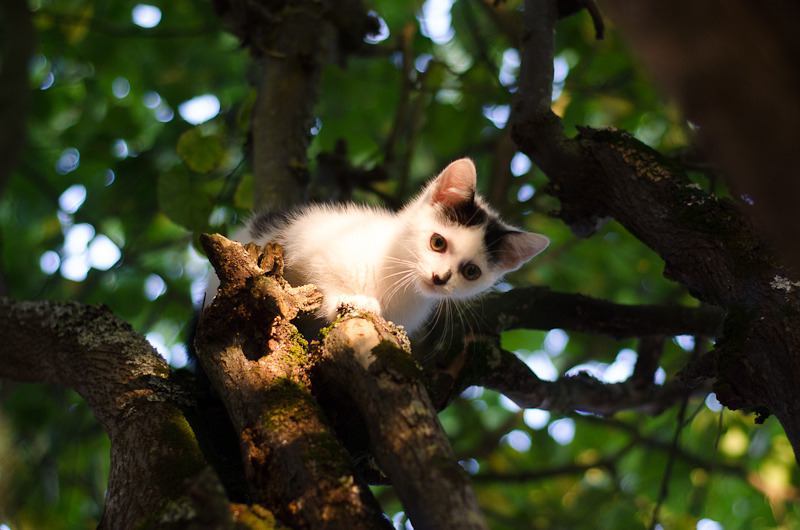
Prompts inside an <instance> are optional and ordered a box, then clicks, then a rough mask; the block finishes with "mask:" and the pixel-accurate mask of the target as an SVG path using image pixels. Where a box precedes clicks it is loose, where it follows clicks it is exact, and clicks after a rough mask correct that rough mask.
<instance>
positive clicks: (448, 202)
mask: <svg viewBox="0 0 800 530" xmlns="http://www.w3.org/2000/svg"><path fill="white" fill-rule="evenodd" d="M476 182H477V175H476V172H475V164H473V163H472V160H470V159H469V158H461V159H459V160H456V161H455V162H453V163H451V164H450V165H449V166H447V167H446V168H444V171H442V172H441V173H439V176H438V177H436V180H434V181H433V182H432V183H431V184H430V189H431V194H430V200H431V203H433V204H438V205H441V206H444V207H445V208H447V207H454V206H456V205H458V204H461V203H463V202H471V201H472V199H473V197H474V196H475V184H476Z"/></svg>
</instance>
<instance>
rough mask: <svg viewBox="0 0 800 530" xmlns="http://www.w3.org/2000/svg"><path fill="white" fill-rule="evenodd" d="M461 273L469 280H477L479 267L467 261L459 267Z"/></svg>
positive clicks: (479, 274) (479, 272)
mask: <svg viewBox="0 0 800 530" xmlns="http://www.w3.org/2000/svg"><path fill="white" fill-rule="evenodd" d="M461 274H462V275H463V276H464V278H466V279H468V280H470V281H472V280H477V279H478V278H480V277H481V268H480V267H478V266H477V265H475V264H474V263H467V264H466V265H464V266H463V267H461Z"/></svg>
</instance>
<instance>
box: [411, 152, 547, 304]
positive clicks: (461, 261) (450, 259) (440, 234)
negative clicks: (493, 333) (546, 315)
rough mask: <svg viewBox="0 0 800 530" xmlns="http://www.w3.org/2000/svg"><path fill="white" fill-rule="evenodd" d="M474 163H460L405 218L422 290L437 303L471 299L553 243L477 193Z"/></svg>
mask: <svg viewBox="0 0 800 530" xmlns="http://www.w3.org/2000/svg"><path fill="white" fill-rule="evenodd" d="M475 184H476V173H475V165H474V164H473V163H472V161H471V160H469V159H467V158H462V159H461V160H456V161H455V162H453V163H452V164H450V165H449V166H447V167H446V168H445V169H444V171H442V172H441V173H440V174H439V176H437V177H436V178H435V179H434V180H433V181H431V182H430V183H429V184H428V185H427V186H426V187H425V189H424V190H423V191H422V193H421V194H420V196H419V197H417V199H416V200H414V201H413V202H412V203H410V204H409V205H408V206H407V207H406V209H405V212H406V213H407V214H408V215H409V223H410V224H411V225H412V226H413V227H414V230H411V231H410V233H411V234H413V235H412V236H411V237H412V240H411V241H408V242H407V244H408V245H410V246H411V249H412V250H413V254H414V256H415V257H416V261H417V272H418V273H419V275H418V278H417V282H416V283H417V288H418V289H419V291H420V292H421V293H422V294H423V295H425V296H428V297H432V298H469V297H471V296H474V295H476V294H479V293H481V292H483V291H486V290H487V289H489V288H490V287H492V285H494V284H495V283H496V282H497V281H498V280H499V279H500V278H501V277H502V276H503V275H504V274H505V273H507V272H509V271H513V270H515V269H518V268H519V267H520V266H522V264H524V263H525V262H526V261H528V260H529V259H531V258H532V257H533V256H535V255H536V254H538V253H539V252H541V251H542V250H544V249H545V247H547V245H548V243H549V240H548V239H547V238H546V237H545V236H543V235H540V234H534V233H531V232H525V231H522V230H520V229H518V228H514V227H512V226H509V225H507V224H505V223H504V222H503V221H502V220H500V217H499V216H498V214H497V213H496V212H494V211H493V210H492V209H491V208H489V206H488V205H487V204H486V203H485V201H484V200H483V199H482V198H481V197H480V196H478V195H477V194H476V193H475Z"/></svg>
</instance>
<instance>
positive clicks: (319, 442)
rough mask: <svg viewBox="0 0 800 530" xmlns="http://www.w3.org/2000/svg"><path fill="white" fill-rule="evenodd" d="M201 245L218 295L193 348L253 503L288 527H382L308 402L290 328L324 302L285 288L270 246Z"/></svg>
mask: <svg viewBox="0 0 800 530" xmlns="http://www.w3.org/2000/svg"><path fill="white" fill-rule="evenodd" d="M201 242H202V243H203V247H204V249H205V251H206V254H207V255H208V257H209V260H210V261H211V263H212V265H214V269H215V270H216V272H217V276H218V277H219V279H220V287H219V292H218V294H217V296H216V297H215V298H214V300H213V302H212V303H211V305H210V306H209V307H208V308H207V309H206V310H205V311H204V313H203V317H202V320H201V322H200V325H199V327H198V334H197V338H196V339H195V345H196V349H197V354H198V359H199V360H200V362H201V364H202V366H203V369H204V371H205V373H206V374H207V375H208V378H209V379H210V381H211V383H212V384H213V386H214V388H215V389H216V391H217V393H218V394H219V396H220V398H221V399H222V401H223V403H224V405H225V408H226V410H227V411H228V415H229V416H230V419H231V421H232V423H233V426H234V428H235V430H236V432H237V433H238V435H239V442H240V447H241V452H242V460H243V464H244V469H245V475H246V479H247V483H248V486H249V488H250V494H251V497H252V498H253V500H254V501H255V502H257V503H259V504H262V505H264V506H266V507H267V508H269V509H271V510H273V511H274V512H275V513H276V514H277V515H278V517H279V519H280V520H281V521H283V522H284V523H286V524H289V525H290V526H292V527H293V528H309V529H317V528H320V529H321V528H385V527H386V522H385V521H384V520H383V519H382V517H381V510H380V507H379V506H378V504H377V502H376V501H375V499H374V498H373V497H372V495H371V493H370V491H369V489H368V488H367V487H366V485H365V484H363V482H362V481H361V480H360V478H359V477H358V476H357V475H356V474H355V472H354V471H353V470H352V468H351V465H350V459H349V457H348V455H347V454H346V452H345V450H344V448H343V447H342V446H341V445H340V444H339V442H338V440H337V439H336V436H335V435H334V434H333V432H332V431H331V429H330V428H329V426H328V423H327V421H326V420H325V417H324V415H323V413H322V409H320V408H319V405H317V403H316V401H315V399H314V397H313V396H312V394H311V390H310V380H309V376H308V372H309V369H310V367H311V365H312V364H313V359H312V358H311V357H310V356H309V354H308V351H307V346H308V345H307V343H306V342H305V340H303V338H302V337H301V336H300V335H299V333H298V332H297V329H296V328H295V327H294V326H293V325H292V324H291V323H290V322H289V321H290V320H291V319H293V318H294V317H295V316H297V314H298V313H299V312H301V311H309V310H313V309H315V308H316V307H318V306H319V301H320V299H321V296H320V295H319V293H317V292H316V289H315V288H314V287H313V286H306V287H300V288H292V287H291V286H289V285H288V284H287V283H286V282H285V280H283V278H282V277H281V274H282V270H283V252H282V250H281V249H280V247H278V246H277V245H268V247H267V249H265V252H263V253H262V252H261V251H260V249H258V247H256V246H255V245H254V244H252V243H251V244H249V245H248V247H247V249H245V247H243V246H242V245H241V244H240V243H237V242H235V241H229V240H227V239H225V238H224V237H222V236H219V235H203V236H202V237H201Z"/></svg>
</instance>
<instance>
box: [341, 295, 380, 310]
mask: <svg viewBox="0 0 800 530" xmlns="http://www.w3.org/2000/svg"><path fill="white" fill-rule="evenodd" d="M342 306H352V307H355V308H357V309H361V310H363V311H369V312H370V313H375V314H376V315H380V314H381V305H380V304H379V303H378V301H377V300H376V299H375V298H372V297H371V296H363V295H341V296H340V297H339V298H337V299H336V307H337V308H339V307H342Z"/></svg>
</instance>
